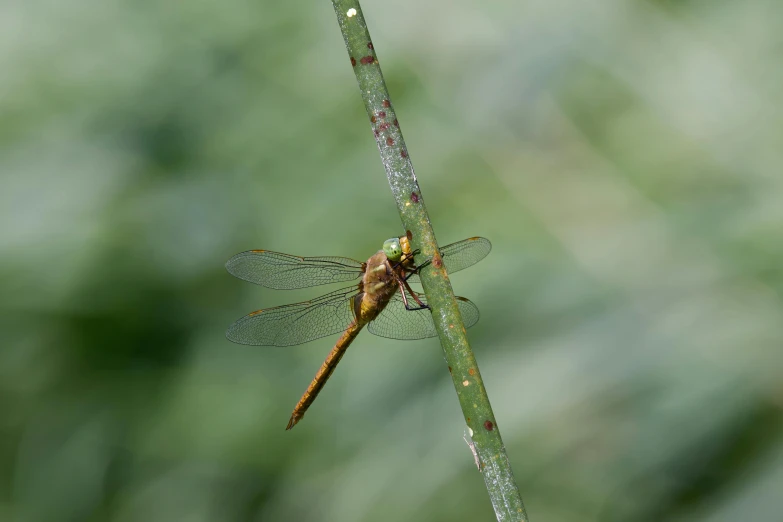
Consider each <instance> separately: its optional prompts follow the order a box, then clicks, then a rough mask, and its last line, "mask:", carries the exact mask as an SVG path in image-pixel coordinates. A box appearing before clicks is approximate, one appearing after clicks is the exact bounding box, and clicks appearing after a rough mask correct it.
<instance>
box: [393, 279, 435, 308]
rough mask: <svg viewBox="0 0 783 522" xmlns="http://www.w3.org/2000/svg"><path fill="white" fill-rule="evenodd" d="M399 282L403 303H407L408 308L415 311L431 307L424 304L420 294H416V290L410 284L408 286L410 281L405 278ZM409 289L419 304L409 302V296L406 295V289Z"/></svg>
mask: <svg viewBox="0 0 783 522" xmlns="http://www.w3.org/2000/svg"><path fill="white" fill-rule="evenodd" d="M397 284H399V285H400V294H401V295H402V303H403V304H404V305H405V309H406V310H410V311H414V310H427V309H429V306H428V305H426V304H424V303H423V302H422V301H421V299H419V296H418V295H417V294H416V292H414V291H413V289H411V287H410V286H408V283H407V282H406V281H405V280H404V279H403V280H401V281H398V282H397ZM406 289H407V290H408V292H410V294H411V297H413V300H414V301H416V304H418V305H419V306H417V307H414V306H411V305H410V304H408V297H407V296H406V295H405V290H406Z"/></svg>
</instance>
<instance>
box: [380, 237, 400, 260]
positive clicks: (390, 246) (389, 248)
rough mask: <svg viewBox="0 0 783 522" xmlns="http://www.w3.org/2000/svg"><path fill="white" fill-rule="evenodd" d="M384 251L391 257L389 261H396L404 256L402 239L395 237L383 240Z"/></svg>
mask: <svg viewBox="0 0 783 522" xmlns="http://www.w3.org/2000/svg"><path fill="white" fill-rule="evenodd" d="M383 253H384V254H386V257H388V258H389V261H391V262H392V263H396V262H397V261H399V260H400V259H401V258H402V247H401V246H400V239H399V238H396V237H393V238H391V239H387V240H386V241H384V242H383Z"/></svg>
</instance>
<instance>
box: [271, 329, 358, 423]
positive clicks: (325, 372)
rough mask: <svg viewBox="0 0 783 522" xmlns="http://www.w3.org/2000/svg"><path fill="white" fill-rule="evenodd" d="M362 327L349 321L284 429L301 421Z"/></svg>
mask: <svg viewBox="0 0 783 522" xmlns="http://www.w3.org/2000/svg"><path fill="white" fill-rule="evenodd" d="M363 327H364V325H363V324H359V323H357V322H356V321H351V324H349V325H348V327H347V328H346V329H345V331H344V332H343V334H342V335H341V336H340V338H339V339H338V340H337V342H336V343H335V345H334V348H332V351H331V352H329V355H327V356H326V360H325V361H324V362H323V364H322V365H321V367H320V368H319V369H318V372H316V374H315V377H313V380H312V382H311V383H310V386H308V387H307V390H305V392H304V394H303V395H302V398H301V399H299V402H298V403H297V404H296V406H295V407H294V411H293V412H292V413H291V418H290V419H289V420H288V426H286V428H285V429H287V430H290V429H291V428H293V427H294V426H295V425H296V423H297V422H299V421H300V420H302V417H304V414H305V412H306V411H307V408H309V407H310V405H311V404H312V403H313V401H314V400H315V398H316V397H318V394H319V393H321V390H322V389H323V387H324V385H325V384H326V381H327V380H328V379H329V377H330V376H331V375H332V372H334V369H335V368H336V367H337V363H339V362H340V359H342V357H343V355H344V354H345V351H346V350H347V349H348V347H349V346H350V345H351V343H352V342H353V340H354V339H356V336H357V335H359V332H360V331H361V330H362V328H363Z"/></svg>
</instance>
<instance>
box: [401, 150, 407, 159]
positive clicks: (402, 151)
mask: <svg viewBox="0 0 783 522" xmlns="http://www.w3.org/2000/svg"><path fill="white" fill-rule="evenodd" d="M400 156H402V157H403V158H407V157H408V153H407V152H405V149H403V150H401V151H400Z"/></svg>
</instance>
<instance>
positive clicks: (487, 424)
mask: <svg viewBox="0 0 783 522" xmlns="http://www.w3.org/2000/svg"><path fill="white" fill-rule="evenodd" d="M484 429H485V430H487V431H492V430H494V429H495V425H494V424H492V421H491V420H487V421H484Z"/></svg>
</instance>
